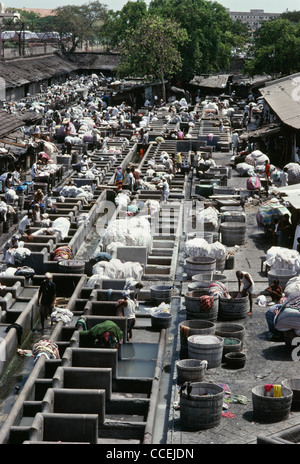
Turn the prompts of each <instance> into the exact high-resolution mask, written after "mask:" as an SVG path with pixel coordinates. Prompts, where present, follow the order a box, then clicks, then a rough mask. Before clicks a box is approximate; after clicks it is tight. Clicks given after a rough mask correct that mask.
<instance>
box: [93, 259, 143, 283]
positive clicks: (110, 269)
mask: <svg viewBox="0 0 300 464" xmlns="http://www.w3.org/2000/svg"><path fill="white" fill-rule="evenodd" d="M92 273H93V275H97V276H99V277H102V276H106V277H108V278H109V279H127V278H128V277H131V278H133V279H135V280H141V278H142V275H143V267H142V266H141V264H140V263H138V262H132V261H126V262H125V263H123V262H122V261H120V260H119V259H114V258H112V259H111V260H110V261H99V262H98V263H96V264H94V266H93V270H92Z"/></svg>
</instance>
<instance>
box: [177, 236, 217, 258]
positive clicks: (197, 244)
mask: <svg viewBox="0 0 300 464" xmlns="http://www.w3.org/2000/svg"><path fill="white" fill-rule="evenodd" d="M185 252H186V256H189V257H191V258H196V257H197V256H202V257H205V256H207V257H210V258H216V259H221V258H224V257H225V256H226V248H225V246H224V245H223V244H222V243H220V242H214V243H208V242H207V241H206V240H204V239H203V238H198V237H196V238H193V239H191V240H188V241H187V242H186V245H185Z"/></svg>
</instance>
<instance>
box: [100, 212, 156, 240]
mask: <svg viewBox="0 0 300 464" xmlns="http://www.w3.org/2000/svg"><path fill="white" fill-rule="evenodd" d="M151 241H152V236H151V228H150V223H149V221H148V219H147V218H145V217H142V216H134V217H131V218H126V219H116V220H115V221H112V222H111V223H110V224H109V225H108V227H107V229H106V231H105V234H104V236H103V245H104V246H105V247H106V246H107V245H109V244H110V243H112V242H119V243H122V244H123V245H126V246H150V244H151Z"/></svg>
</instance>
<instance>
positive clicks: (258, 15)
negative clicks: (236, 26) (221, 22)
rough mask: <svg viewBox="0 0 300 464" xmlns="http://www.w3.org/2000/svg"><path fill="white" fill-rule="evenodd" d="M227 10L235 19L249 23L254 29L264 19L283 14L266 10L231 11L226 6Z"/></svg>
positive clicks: (274, 17) (267, 19)
mask: <svg viewBox="0 0 300 464" xmlns="http://www.w3.org/2000/svg"><path fill="white" fill-rule="evenodd" d="M226 10H227V12H228V13H229V14H230V17H231V18H232V19H233V20H234V21H237V20H240V21H241V22H242V23H246V24H248V25H249V26H250V28H251V29H252V30H255V29H257V28H258V27H260V26H261V24H262V23H263V22H264V21H269V20H270V19H276V18H278V17H279V16H280V14H281V13H265V12H264V10H250V11H230V9H229V8H226Z"/></svg>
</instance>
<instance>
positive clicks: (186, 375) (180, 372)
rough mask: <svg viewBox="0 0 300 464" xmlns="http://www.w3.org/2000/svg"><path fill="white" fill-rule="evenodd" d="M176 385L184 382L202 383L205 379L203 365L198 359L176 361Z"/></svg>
mask: <svg viewBox="0 0 300 464" xmlns="http://www.w3.org/2000/svg"><path fill="white" fill-rule="evenodd" d="M176 366H177V384H178V385H182V384H183V383H184V382H202V381H203V380H204V377H205V368H206V366H205V364H203V362H202V361H201V360H200V359H182V360H180V361H177V363H176Z"/></svg>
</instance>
